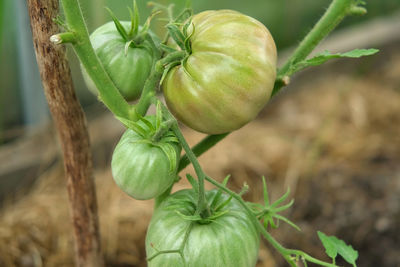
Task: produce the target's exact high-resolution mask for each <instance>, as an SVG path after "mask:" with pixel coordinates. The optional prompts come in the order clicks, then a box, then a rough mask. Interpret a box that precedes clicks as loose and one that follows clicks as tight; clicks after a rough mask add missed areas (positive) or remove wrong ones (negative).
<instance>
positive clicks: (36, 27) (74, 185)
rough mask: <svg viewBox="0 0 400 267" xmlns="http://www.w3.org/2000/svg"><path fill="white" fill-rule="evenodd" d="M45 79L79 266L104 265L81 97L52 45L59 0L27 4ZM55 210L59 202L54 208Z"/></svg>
mask: <svg viewBox="0 0 400 267" xmlns="http://www.w3.org/2000/svg"><path fill="white" fill-rule="evenodd" d="M27 3H28V10H29V16H30V20H31V28H32V35H33V44H34V48H35V52H36V59H37V62H38V65H39V70H40V75H41V78H42V83H43V87H44V91H45V95H46V98H47V102H48V104H49V107H50V112H51V114H52V117H53V120H54V123H55V126H56V128H57V131H58V136H59V139H60V143H61V148H62V151H63V156H64V168H65V176H66V179H67V189H68V196H69V202H70V209H71V214H72V221H73V226H74V236H75V249H76V263H77V266H84V267H101V266H104V263H103V258H102V255H101V248H100V234H99V226H98V216H97V203H96V192H95V187H94V181H93V170H92V161H91V153H90V146H89V137H88V132H87V127H86V119H85V115H84V113H83V110H82V108H81V106H80V104H79V102H78V100H77V98H76V95H75V92H74V88H73V83H72V78H71V73H70V69H69V65H68V61H67V59H66V53H65V48H64V47H63V46H62V45H55V44H52V43H51V42H50V41H49V39H50V36H51V35H53V34H56V33H58V32H60V29H59V27H58V25H57V24H56V23H55V22H54V21H53V19H54V18H56V17H57V15H58V13H59V1H58V0H28V1H27ZM54 204H55V205H56V204H57V203H54Z"/></svg>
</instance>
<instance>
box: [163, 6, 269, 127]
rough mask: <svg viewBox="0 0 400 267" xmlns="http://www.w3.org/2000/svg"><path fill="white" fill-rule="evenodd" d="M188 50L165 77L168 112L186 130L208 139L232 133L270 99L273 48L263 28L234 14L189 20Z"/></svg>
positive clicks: (227, 12)
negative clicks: (189, 129) (194, 131)
mask: <svg viewBox="0 0 400 267" xmlns="http://www.w3.org/2000/svg"><path fill="white" fill-rule="evenodd" d="M188 35H189V41H190V46H191V49H190V50H191V51H190V53H189V55H188V56H187V58H185V59H184V61H183V62H182V64H181V65H179V66H176V67H174V68H173V69H171V70H170V71H169V73H168V75H167V76H166V77H165V80H164V82H163V85H162V88H163V92H164V96H165V99H166V102H167V104H168V107H169V108H170V110H171V111H172V113H173V114H174V115H175V116H176V117H177V118H178V119H179V120H181V121H182V122H183V123H185V124H186V125H187V126H189V127H191V128H193V129H195V130H197V131H200V132H204V133H208V134H220V133H225V132H230V131H233V130H236V129H238V128H240V127H242V126H243V125H245V124H246V123H248V122H249V121H251V120H253V119H254V118H255V117H256V116H257V114H258V113H259V112H260V110H261V109H262V108H263V107H264V105H265V104H266V103H267V101H268V99H269V98H270V95H271V91H272V88H273V86H274V82H275V75H276V47H275V43H274V40H273V39H272V36H271V34H270V33H269V31H268V30H267V28H266V27H265V26H264V25H263V24H261V23H260V22H258V21H257V20H255V19H253V18H251V17H249V16H246V15H243V14H241V13H239V12H236V11H231V10H219V11H205V12H202V13H199V14H197V15H195V16H193V19H192V26H191V27H190V28H189V33H188Z"/></svg>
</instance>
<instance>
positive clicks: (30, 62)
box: [0, 0, 400, 267]
mask: <svg viewBox="0 0 400 267" xmlns="http://www.w3.org/2000/svg"><path fill="white" fill-rule="evenodd" d="M80 2H81V6H82V10H83V12H84V15H85V17H86V21H87V24H88V27H89V31H90V32H92V31H93V30H94V29H96V28H97V27H98V26H100V25H102V24H103V23H104V22H106V21H109V20H110V18H109V15H108V13H107V12H106V10H105V9H104V7H105V6H108V7H109V8H111V9H112V10H113V11H114V13H115V14H117V16H118V17H119V18H120V19H128V16H129V13H128V10H127V8H126V7H127V6H131V4H132V3H131V1H130V0H81V1H80ZM137 2H138V6H139V8H140V11H141V12H140V14H141V21H142V22H144V21H145V19H146V17H147V16H148V14H149V13H150V8H148V7H147V2H148V1H144V0H138V1H137ZM158 2H159V3H162V4H171V3H173V4H175V11H176V13H178V12H179V10H181V9H182V8H183V7H184V5H185V4H186V0H158ZM366 2H367V5H366V7H367V9H368V14H367V15H365V16H362V17H350V18H346V19H345V20H344V22H343V23H342V24H341V25H340V26H339V27H338V28H337V29H336V30H335V32H334V34H333V35H332V36H331V37H330V38H328V39H327V40H325V41H324V42H323V43H322V44H321V45H320V46H319V47H318V49H319V51H321V50H325V49H328V50H330V51H332V52H340V51H341V52H344V51H347V50H351V49H354V48H370V47H375V48H379V49H380V50H381V52H380V53H379V54H378V55H375V56H372V57H368V58H363V59H357V60H349V59H347V60H337V61H333V62H331V63H329V64H326V65H324V66H323V67H318V68H315V69H308V70H306V71H304V72H302V73H300V74H298V75H296V77H294V79H293V80H292V83H291V85H290V86H289V87H288V88H286V89H285V90H284V92H283V93H281V94H279V95H278V96H277V97H275V98H274V100H273V101H271V102H270V103H269V104H268V105H267V106H266V108H265V109H264V110H263V112H262V113H261V114H260V116H259V117H258V118H257V120H256V121H254V122H252V123H250V124H248V125H247V126H245V127H244V128H243V129H241V130H240V131H237V132H235V133H233V134H231V135H230V136H229V137H228V138H226V139H225V140H223V141H222V142H221V143H220V144H218V145H217V146H216V147H215V148H214V149H212V150H211V151H210V152H208V153H207V154H205V155H204V156H202V157H201V163H202V164H203V166H204V168H205V170H206V172H207V173H209V174H210V175H211V176H213V177H215V178H216V179H222V178H223V177H225V176H226V175H227V174H229V173H230V174H232V181H231V183H232V184H231V187H232V188H233V189H236V190H238V189H239V188H240V187H241V185H242V184H243V182H245V181H246V182H247V183H248V184H249V185H250V189H251V190H250V192H249V193H248V194H247V195H246V198H247V199H248V200H252V201H259V200H260V198H261V191H260V182H261V179H260V177H261V176H262V175H265V176H266V177H267V181H268V182H269V184H270V188H271V190H272V191H273V192H272V198H277V197H278V196H280V195H281V194H282V193H283V192H284V191H285V190H286V188H287V187H290V189H291V192H292V193H291V196H292V197H293V198H294V199H295V201H296V202H295V204H294V206H293V207H292V208H291V209H290V211H288V212H287V213H286V214H285V215H286V216H288V217H289V218H290V219H291V220H292V221H294V222H296V223H298V224H299V225H300V226H301V228H302V230H303V231H302V232H301V233H298V232H296V230H294V229H290V228H288V227H286V226H284V225H282V227H280V228H279V230H278V231H277V230H273V231H272V233H273V234H274V236H276V237H277V238H278V240H280V241H282V243H283V244H284V245H285V246H288V247H293V248H300V249H302V250H304V251H306V252H309V253H310V254H312V255H315V256H318V257H321V258H323V257H324V251H323V249H322V246H321V244H320V243H319V241H318V238H317V235H316V231H317V230H320V231H323V232H325V233H327V234H330V235H336V236H338V237H339V238H341V239H344V240H345V241H346V242H348V243H350V244H352V245H353V247H354V248H355V249H357V250H358V251H359V253H360V258H359V261H358V263H359V266H387V267H399V266H400V256H399V255H400V49H399V48H400V30H399V29H400V1H399V0H367V1H366ZM329 3H330V1H328V0H324V1H315V0H302V1H299V0H268V1H266V0H249V1H239V0H229V1H228V0H219V1H215V0H214V1H212V0H202V1H192V6H193V8H194V11H195V13H197V12H200V11H202V10H207V9H234V10H237V11H240V12H242V13H245V14H247V15H249V16H252V17H254V18H256V19H258V20H260V21H261V22H262V23H264V24H265V25H266V26H267V27H268V29H269V30H270V32H271V34H272V35H273V37H274V39H275V42H276V44H277V48H278V53H279V58H280V62H282V61H283V60H284V58H285V57H287V55H289V54H290V51H291V50H292V49H293V47H295V46H296V44H298V43H299V41H300V40H301V38H302V37H303V36H304V35H305V34H306V33H307V32H308V30H309V29H310V28H311V27H312V26H313V24H314V23H315V22H316V21H317V20H318V18H319V17H320V16H321V14H322V13H323V12H324V11H325V9H326V8H327V6H328V5H329ZM153 30H154V31H155V32H156V33H159V34H161V33H162V32H163V31H164V29H163V28H162V22H160V21H157V19H155V21H154V23H153ZM0 48H1V49H0V266H73V257H72V255H73V251H72V246H71V244H72V243H71V242H72V240H71V235H70V231H71V226H70V225H69V214H68V206H67V200H66V190H65V181H64V179H63V169H62V161H61V159H60V157H59V147H58V145H57V140H56V138H55V132H54V129H53V127H52V125H51V119H50V115H49V112H48V109H47V104H46V101H45V99H44V95H43V89H42V87H41V81H40V77H39V74H38V70H37V65H36V61H35V56H34V52H33V46H32V40H31V32H30V26H29V18H28V15H27V10H26V3H25V1H22V0H17V1H16V0H0ZM68 53H69V58H70V63H71V71H72V74H73V78H74V82H75V88H76V92H77V94H78V97H79V99H80V102H81V104H82V106H83V107H84V109H85V112H86V114H87V117H88V121H89V131H90V137H91V142H92V147H93V156H94V165H95V171H96V184H97V190H98V202H99V212H100V224H101V231H102V242H103V249H104V252H105V256H106V261H107V263H108V265H109V266H145V261H144V259H145V253H144V248H143V244H144V236H145V231H146V226H147V223H148V221H149V219H150V217H151V212H152V203H151V201H147V202H143V201H135V200H132V199H129V198H128V197H126V196H125V195H123V193H122V192H121V191H120V190H119V189H118V188H117V187H116V186H114V183H113V181H112V178H111V173H110V168H109V165H110V157H111V153H112V150H113V147H114V146H115V144H116V143H117V142H118V139H119V136H120V135H121V133H122V132H123V128H122V126H121V125H120V124H119V123H118V122H117V121H115V120H114V119H113V118H112V116H111V115H110V114H109V112H108V111H107V110H106V109H105V108H104V107H103V106H102V105H101V104H100V103H98V102H97V100H96V98H95V97H94V96H93V95H92V94H91V93H90V92H88V90H87V89H86V86H85V84H84V83H83V80H82V77H81V73H80V68H79V63H78V61H77V59H76V57H75V56H74V54H73V52H72V51H71V49H69V50H68ZM183 130H184V133H185V136H186V137H187V139H188V140H189V142H190V143H191V144H195V143H196V142H197V141H198V140H200V139H201V138H202V137H203V135H201V134H199V133H196V132H194V131H192V130H190V129H187V128H183ZM185 171H186V172H192V170H191V168H187V169H186V170H185ZM183 187H187V184H185V183H184V182H181V183H179V184H177V185H176V189H179V188H183ZM261 247H262V248H261V252H260V259H259V263H258V266H271V267H272V266H286V265H285V263H284V262H283V261H282V259H281V258H280V256H279V255H277V254H276V253H275V251H273V249H272V248H271V247H269V246H268V244H266V243H265V244H264V243H263V244H262V246H261ZM339 264H342V265H345V264H344V263H343V262H341V261H340V260H339ZM310 266H311V265H310Z"/></svg>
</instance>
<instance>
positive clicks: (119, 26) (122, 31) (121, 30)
mask: <svg viewBox="0 0 400 267" xmlns="http://www.w3.org/2000/svg"><path fill="white" fill-rule="evenodd" d="M105 9H106V10H107V11H108V13H110V16H111V18H112V20H113V21H114V24H115V27H116V28H117V30H118V32H119V34H120V35H121V36H122V38H123V39H124V40H125V41H128V40H129V35H128V33H127V32H126V30H125V28H124V26H122V24H121V22H119V20H118V18H117V17H116V16H115V15H114V13H113V12H112V11H111V9H109V8H108V7H106V8H105Z"/></svg>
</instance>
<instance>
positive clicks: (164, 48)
mask: <svg viewBox="0 0 400 267" xmlns="http://www.w3.org/2000/svg"><path fill="white" fill-rule="evenodd" d="M160 48H161V50H162V51H163V52H165V53H167V54H168V53H173V52H176V51H178V50H176V49H175V48H172V47H170V46H168V45H165V44H160Z"/></svg>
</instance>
